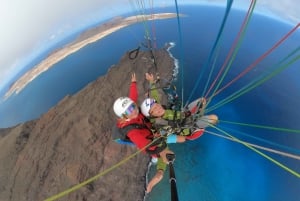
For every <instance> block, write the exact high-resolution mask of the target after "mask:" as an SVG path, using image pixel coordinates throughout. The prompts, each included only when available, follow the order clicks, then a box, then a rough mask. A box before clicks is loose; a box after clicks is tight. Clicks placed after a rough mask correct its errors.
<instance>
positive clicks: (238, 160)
mask: <svg viewBox="0 0 300 201" xmlns="http://www.w3.org/2000/svg"><path fill="white" fill-rule="evenodd" d="M158 11H162V12H175V9H174V8H164V9H161V10H158ZM180 12H181V13H184V14H186V17H183V18H181V19H180V22H181V27H180V28H181V33H182V34H181V38H182V40H180V39H179V38H180V37H179V34H178V22H177V19H168V20H158V21H155V22H151V23H150V22H149V23H148V28H149V31H150V30H152V31H153V30H154V29H153V27H154V28H155V36H154V37H155V38H156V40H155V41H154V42H155V45H156V46H155V47H157V48H160V47H163V46H164V45H165V44H166V43H169V42H174V43H175V44H176V46H175V47H173V48H172V49H171V50H170V51H171V53H172V55H173V56H174V57H175V58H177V59H179V65H180V67H181V69H183V73H181V74H179V76H178V82H177V83H176V84H177V86H178V90H179V94H181V89H182V88H183V89H184V93H183V94H184V100H185V101H191V100H193V99H195V98H197V97H200V96H202V95H203V94H205V93H204V92H203V91H204V89H205V86H206V85H207V84H206V83H207V82H206V81H207V80H208V79H209V77H210V76H209V73H210V69H213V66H215V67H214V68H215V69H216V70H215V71H213V72H212V76H211V79H210V82H209V83H208V85H207V86H208V88H209V86H211V84H212V83H213V81H214V78H215V77H216V76H217V74H218V70H219V69H221V67H222V65H223V63H224V61H225V60H226V57H227V54H228V53H229V52H230V48H231V46H232V44H233V42H234V40H235V38H236V37H237V34H238V32H239V29H240V27H241V24H242V21H243V18H244V16H245V12H243V11H238V10H233V11H231V13H230V15H229V18H228V21H227V23H226V26H225V29H224V33H223V34H222V38H221V42H220V44H221V45H220V46H219V50H218V57H217V59H216V60H215V61H213V62H211V63H209V65H208V66H209V67H208V68H207V69H208V70H205V69H206V68H205V66H206V65H207V60H208V58H209V56H210V52H211V49H212V46H213V44H214V42H215V40H216V37H217V34H218V31H219V28H220V25H221V22H222V19H223V15H224V8H221V7H208V6H192V7H191V6H186V7H185V6H182V7H181V8H180ZM292 28H293V27H292V25H289V24H285V23H283V22H280V21H276V20H275V19H272V18H269V17H267V16H262V15H258V14H254V15H253V16H252V18H251V21H250V23H249V24H248V26H247V30H246V33H245V35H244V36H243V40H242V42H241V43H239V45H238V47H239V50H238V51H237V52H235V54H234V58H233V59H232V60H230V62H229V63H230V64H231V65H230V68H229V69H228V71H227V73H226V76H224V77H222V81H221V82H219V80H221V79H219V80H218V81H217V82H216V84H215V86H219V87H218V88H217V89H216V91H218V89H221V88H222V87H223V86H225V85H226V84H227V83H229V82H230V81H231V80H232V79H234V78H236V77H237V76H238V75H239V74H240V73H241V72H243V70H245V69H246V68H247V67H249V66H250V65H251V64H252V63H253V62H255V61H256V60H257V59H258V58H259V57H260V56H261V55H262V54H264V53H265V52H267V51H268V50H269V49H270V48H271V47H272V46H273V45H274V44H275V43H276V42H278V41H279V40H280V39H281V38H282V37H283V36H284V35H285V34H286V33H288V31H290V30H291V29H292ZM144 34H145V30H144V26H143V25H142V24H136V25H132V26H129V27H127V28H124V29H122V30H120V31H117V32H115V33H113V34H111V35H109V36H107V37H105V38H104V39H102V40H100V41H98V42H95V43H93V44H90V45H88V46H86V47H84V48H82V49H81V50H79V51H78V52H76V53H74V54H72V55H70V56H68V57H67V58H66V59H64V60H62V61H61V62H59V63H57V64H56V65H55V66H54V67H53V68H51V69H50V70H49V71H47V72H46V73H43V74H42V75H40V76H39V77H38V78H37V79H35V80H34V81H32V82H31V83H30V84H29V85H28V86H27V87H26V88H25V89H24V90H23V91H22V92H21V93H19V94H18V95H15V96H12V97H11V98H9V99H8V100H7V101H5V102H2V103H0V127H2V128H4V127H9V126H13V125H16V124H18V123H21V122H25V121H28V120H31V119H35V118H38V117H39V116H40V115H41V114H43V113H45V112H46V111H48V110H49V108H51V107H53V106H54V105H55V104H57V103H58V102H59V101H60V100H61V99H62V98H63V97H64V96H66V95H67V94H74V93H76V92H78V91H79V90H80V89H82V88H83V87H84V86H86V85H87V84H88V83H89V82H92V81H93V80H95V79H96V78H97V77H99V76H101V75H104V74H105V73H106V72H107V70H108V68H109V67H110V66H111V65H113V64H116V63H118V61H119V60H120V58H121V56H122V55H123V54H124V53H125V52H126V51H128V50H132V49H135V48H136V47H138V46H139V45H140V44H141V43H143V42H145V40H144ZM66 40H69V39H66ZM299 45H300V33H299V30H298V32H296V33H295V34H293V35H291V37H289V38H288V39H287V40H286V42H284V43H283V44H282V45H281V46H279V47H278V48H277V49H275V50H274V51H273V52H272V54H270V55H269V56H268V57H266V58H265V59H264V60H262V61H261V62H259V63H258V64H257V65H255V66H256V67H255V68H254V69H253V70H251V71H250V72H249V73H247V74H245V75H243V76H242V77H241V78H240V79H238V81H236V82H235V83H233V84H231V85H230V86H229V87H227V88H225V89H224V90H222V91H221V92H220V93H219V94H218V95H216V96H215V97H214V98H213V99H212V102H211V103H210V104H209V106H208V107H207V109H211V110H210V111H209V113H214V114H217V115H218V116H219V118H220V120H221V121H220V122H219V124H218V129H214V128H208V129H207V131H208V132H207V133H205V134H204V135H203V136H202V137H201V138H199V139H197V140H195V141H189V142H187V143H183V144H174V145H171V146H170V148H171V149H172V150H173V151H174V152H175V153H176V159H175V162H174V167H175V174H176V182H177V190H178V196H179V200H184V201H195V200H197V201H198V200H199V201H233V200H237V201H254V200H255V201H298V200H299V198H300V193H299V187H300V175H299V174H300V161H299V158H298V159H292V158H291V157H289V156H283V155H282V153H291V154H293V155H298V156H299V155H300V143H299V141H300V135H299V130H300V126H299V125H300V124H299V119H300V112H299V108H300V101H299V99H300V81H299V78H298V77H299V75H300V68H299V60H298V61H296V62H295V63H293V64H291V65H288V68H285V69H284V70H282V71H280V70H279V69H281V67H282V66H283V67H284V66H285V65H286V66H287V63H288V62H289V61H293V58H294V57H295V56H291V57H290V58H289V59H288V60H284V59H285V58H286V57H287V56H288V55H289V54H290V53H291V52H292V51H293V50H294V49H296V48H298V47H299ZM296 55H297V54H296ZM298 55H299V52H298ZM298 57H299V56H298ZM39 59H41V58H39ZM33 62H34V63H35V62H38V60H37V61H33ZM213 63H215V65H213ZM283 67H282V68H283ZM202 72H204V73H203V75H202V76H200V75H201V74H202ZM224 72H225V71H224ZM276 73H277V74H276ZM222 75H224V74H222ZM273 75H274V76H273ZM260 76H264V77H263V81H264V82H262V83H261V84H259V85H258V86H254V87H253V89H251V90H249V91H248V92H247V93H245V94H242V95H240V96H238V97H236V98H233V100H230V101H229V102H228V103H226V104H223V105H221V106H220V107H218V108H215V109H214V108H213V106H214V105H215V104H217V103H219V102H220V101H222V100H224V99H225V98H226V97H228V96H230V95H231V94H233V93H234V92H236V91H238V90H240V89H241V88H242V87H244V86H247V85H248V84H249V83H251V82H252V81H253V80H256V79H258V78H260ZM268 76H269V77H268ZM199 77H202V79H201V80H199V81H198V78H199ZM220 78H221V77H220ZM181 80H183V85H181V82H180V81H181ZM196 83H198V84H197V85H198V87H197V86H196ZM194 87H196V88H195V90H194ZM206 91H207V90H206ZM213 91H214V89H213V90H212V92H213ZM192 92H193V93H192ZM191 93H192V94H191ZM237 123H243V124H237ZM245 124H253V125H255V126H250V125H245ZM257 125H260V126H268V127H272V128H273V129H272V130H271V129H262V128H259V127H258V126H257ZM275 127H276V128H288V129H291V130H290V131H287V130H279V129H276V128H275ZM295 130H297V131H298V133H297V132H295ZM219 135H221V136H219ZM229 135H230V136H233V137H235V138H237V139H238V140H236V141H232V140H229V139H226V138H224V136H225V137H228V136H229ZM222 136H223V137H222ZM240 140H243V141H246V142H249V143H252V144H254V145H257V146H260V147H263V148H269V149H271V150H276V151H280V152H281V153H280V154H275V153H273V152H270V151H266V150H262V149H261V148H255V149H251V148H249V147H247V146H246V145H245V144H243V143H242V142H241V141H240ZM154 172H155V167H152V168H151V171H150V173H149V177H151V175H153V174H154ZM146 200H149V201H167V200H168V201H169V200H170V184H169V172H168V171H167V172H166V173H165V177H164V179H163V181H162V182H161V183H159V184H158V185H157V186H156V187H155V188H154V189H153V191H152V192H151V193H150V194H149V195H147V197H146Z"/></svg>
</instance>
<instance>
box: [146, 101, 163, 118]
mask: <svg viewBox="0 0 300 201" xmlns="http://www.w3.org/2000/svg"><path fill="white" fill-rule="evenodd" d="M149 114H150V116H152V117H161V116H163V115H164V114H165V109H164V108H163V107H162V105H161V104H158V103H154V104H153V105H152V106H151V108H150V110H149Z"/></svg>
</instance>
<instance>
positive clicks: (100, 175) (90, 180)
mask: <svg viewBox="0 0 300 201" xmlns="http://www.w3.org/2000/svg"><path fill="white" fill-rule="evenodd" d="M160 138H162V137H158V138H155V139H154V140H153V141H152V142H151V143H150V144H148V145H147V146H145V147H144V148H142V149H139V150H138V151H136V152H135V153H133V154H131V155H129V156H128V157H126V158H124V159H123V160H121V161H120V162H118V163H117V164H115V165H113V166H111V167H109V168H107V169H106V170H104V171H102V172H100V173H99V174H97V175H95V176H93V177H91V178H89V179H87V180H85V181H83V182H81V183H79V184H77V185H75V186H73V187H71V188H68V189H67V190H65V191H63V192H60V193H58V194H56V195H53V196H51V197H49V198H47V199H45V200H44V201H53V200H57V199H59V198H61V197H63V196H65V195H67V194H69V193H71V192H74V191H76V190H78V189H80V188H81V187H83V186H85V185H87V184H89V183H91V182H93V181H95V180H97V179H99V178H100V177H102V176H104V175H106V174H108V173H109V172H111V171H113V170H114V169H116V168H118V167H119V166H121V165H123V164H125V163H126V162H127V161H129V160H130V159H132V158H133V157H135V156H137V155H138V154H139V153H141V152H142V151H144V150H145V149H147V148H148V147H150V146H151V145H152V144H154V143H155V142H156V141H157V140H159V139H160Z"/></svg>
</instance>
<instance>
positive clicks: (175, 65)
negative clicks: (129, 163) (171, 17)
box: [143, 42, 179, 201]
mask: <svg viewBox="0 0 300 201" xmlns="http://www.w3.org/2000/svg"><path fill="white" fill-rule="evenodd" d="M166 46H167V48H166V51H167V52H168V54H169V56H170V58H171V59H173V61H174V69H173V75H172V77H173V80H172V81H176V80H177V76H178V73H179V61H178V59H176V58H175V57H174V56H173V54H172V53H171V49H172V48H173V47H175V46H176V43H175V42H169V43H168V44H167V45H166ZM154 165H156V163H155V162H152V160H151V159H150V161H149V163H148V165H147V171H146V173H145V178H146V179H145V189H144V190H145V191H144V198H143V201H147V197H148V194H147V193H146V187H147V184H148V183H149V174H150V171H151V168H152V166H154ZM150 193H151V192H150Z"/></svg>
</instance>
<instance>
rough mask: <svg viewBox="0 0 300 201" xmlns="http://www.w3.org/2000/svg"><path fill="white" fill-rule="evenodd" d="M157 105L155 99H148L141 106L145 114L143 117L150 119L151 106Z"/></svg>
mask: <svg viewBox="0 0 300 201" xmlns="http://www.w3.org/2000/svg"><path fill="white" fill-rule="evenodd" d="M154 103H156V100H155V99H153V98H146V99H145V100H144V101H143V103H142V104H141V112H142V113H143V115H144V116H145V117H149V116H150V114H149V111H150V108H151V106H152V105H153V104H154Z"/></svg>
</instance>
